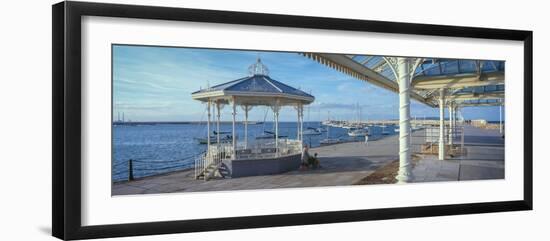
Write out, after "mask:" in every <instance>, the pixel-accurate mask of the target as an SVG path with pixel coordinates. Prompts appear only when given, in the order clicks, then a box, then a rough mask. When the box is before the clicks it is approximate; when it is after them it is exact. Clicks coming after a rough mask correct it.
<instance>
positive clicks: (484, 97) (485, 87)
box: [302, 53, 505, 107]
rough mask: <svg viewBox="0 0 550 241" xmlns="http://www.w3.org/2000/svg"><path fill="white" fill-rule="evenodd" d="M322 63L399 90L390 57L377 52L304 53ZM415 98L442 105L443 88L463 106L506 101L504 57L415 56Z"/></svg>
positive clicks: (412, 84) (396, 90)
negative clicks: (360, 53)
mask: <svg viewBox="0 0 550 241" xmlns="http://www.w3.org/2000/svg"><path fill="white" fill-rule="evenodd" d="M302 55H304V56H306V57H308V58H311V59H313V60H315V61H317V62H319V63H321V64H324V65H327V66H329V67H331V68H333V69H336V70H338V71H340V72H343V73H345V74H348V75H350V76H353V77H355V78H358V79H361V80H365V81H367V82H370V83H372V84H374V85H377V86H379V87H382V88H384V89H387V90H390V91H393V92H396V93H397V92H399V86H398V83H397V80H396V77H395V75H394V73H393V70H392V68H391V67H390V64H389V63H388V60H387V58H385V57H383V56H374V55H345V54H320V53H302ZM414 59H415V60H418V61H419V62H418V63H419V64H418V66H417V68H416V69H415V70H414V77H413V79H412V83H411V86H412V92H411V98H413V99H414V100H416V101H419V102H421V103H424V104H426V105H429V106H432V107H436V106H438V101H437V99H438V96H439V90H440V89H446V90H447V92H446V93H447V94H446V95H447V97H446V98H447V99H449V100H451V101H453V102H454V103H456V104H457V105H459V106H487V105H502V103H503V100H504V68H505V63H504V61H494V60H465V59H442V58H414Z"/></svg>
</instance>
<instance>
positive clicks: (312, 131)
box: [302, 107, 321, 136]
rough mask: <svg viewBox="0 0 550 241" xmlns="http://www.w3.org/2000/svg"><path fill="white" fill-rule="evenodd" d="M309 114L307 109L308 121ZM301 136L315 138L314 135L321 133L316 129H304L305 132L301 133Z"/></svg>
mask: <svg viewBox="0 0 550 241" xmlns="http://www.w3.org/2000/svg"><path fill="white" fill-rule="evenodd" d="M309 112H310V107H308V108H307V119H308V120H309V114H310V113H309ZM302 135H304V136H316V135H321V132H320V131H319V130H317V128H313V127H309V126H308V127H306V129H305V130H303V131H302Z"/></svg>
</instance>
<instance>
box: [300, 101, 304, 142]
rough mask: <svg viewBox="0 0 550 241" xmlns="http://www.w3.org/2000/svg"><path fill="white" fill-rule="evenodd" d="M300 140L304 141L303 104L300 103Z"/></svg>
mask: <svg viewBox="0 0 550 241" xmlns="http://www.w3.org/2000/svg"><path fill="white" fill-rule="evenodd" d="M300 141H302V142H303V141H304V106H303V105H300Z"/></svg>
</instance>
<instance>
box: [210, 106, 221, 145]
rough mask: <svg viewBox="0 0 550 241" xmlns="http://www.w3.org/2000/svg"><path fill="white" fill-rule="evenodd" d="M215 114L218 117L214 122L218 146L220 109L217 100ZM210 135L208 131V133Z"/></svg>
mask: <svg viewBox="0 0 550 241" xmlns="http://www.w3.org/2000/svg"><path fill="white" fill-rule="evenodd" d="M216 109H217V110H216V111H217V112H216V115H217V117H218V120H217V122H216V137H217V141H218V142H216V143H217V145H218V146H220V118H221V115H220V109H221V106H220V102H219V101H216ZM208 134H209V135H210V133H208Z"/></svg>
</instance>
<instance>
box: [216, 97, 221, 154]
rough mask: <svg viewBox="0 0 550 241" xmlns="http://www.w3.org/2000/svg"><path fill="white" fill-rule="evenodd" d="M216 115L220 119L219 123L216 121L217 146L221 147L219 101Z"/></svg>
mask: <svg viewBox="0 0 550 241" xmlns="http://www.w3.org/2000/svg"><path fill="white" fill-rule="evenodd" d="M216 109H217V110H216V111H217V112H216V115H217V117H218V119H217V121H216V136H217V141H218V142H216V143H217V145H218V146H219V145H220V117H221V115H220V103H219V102H218V101H216Z"/></svg>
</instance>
